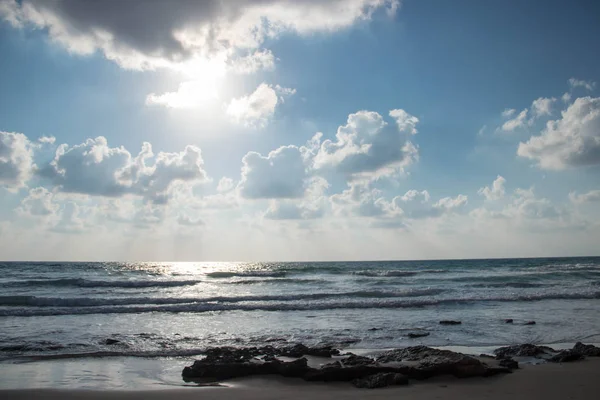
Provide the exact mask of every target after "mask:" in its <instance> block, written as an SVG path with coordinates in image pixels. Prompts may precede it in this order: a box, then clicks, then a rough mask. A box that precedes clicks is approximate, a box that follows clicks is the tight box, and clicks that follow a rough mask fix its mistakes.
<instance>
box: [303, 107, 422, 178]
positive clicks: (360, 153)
mask: <svg viewBox="0 0 600 400" xmlns="http://www.w3.org/2000/svg"><path fill="white" fill-rule="evenodd" d="M390 116H391V117H392V118H394V120H395V122H396V127H393V126H389V125H388V123H387V122H385V121H384V119H383V117H382V116H381V115H380V114H379V113H377V112H374V111H358V112H356V113H354V114H350V115H349V116H348V120H347V122H346V125H343V126H340V127H339V128H338V130H337V133H336V137H335V141H332V140H329V139H327V140H324V141H323V142H321V137H322V134H317V135H315V137H313V139H312V140H311V143H310V144H309V147H310V148H312V149H313V152H314V167H315V169H317V170H322V171H327V170H332V171H335V172H338V173H341V174H343V175H346V176H347V177H349V178H350V179H368V180H369V179H377V178H379V177H383V176H393V175H396V174H398V173H401V172H403V171H404V169H405V168H406V167H407V166H409V165H410V164H412V163H413V162H415V161H416V160H417V159H418V149H417V147H416V146H415V145H413V144H412V142H411V141H410V140H409V137H411V136H412V135H415V134H416V133H417V129H416V125H417V123H418V122H419V120H418V118H416V117H414V116H412V115H410V114H409V113H407V112H406V111H404V110H400V109H398V110H391V111H390Z"/></svg>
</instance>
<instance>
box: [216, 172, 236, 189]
mask: <svg viewBox="0 0 600 400" xmlns="http://www.w3.org/2000/svg"><path fill="white" fill-rule="evenodd" d="M233 186H234V185H233V179H231V178H227V177H226V176H224V177H222V178H221V179H220V180H219V184H218V185H217V192H219V193H222V192H228V191H230V190H231V189H233Z"/></svg>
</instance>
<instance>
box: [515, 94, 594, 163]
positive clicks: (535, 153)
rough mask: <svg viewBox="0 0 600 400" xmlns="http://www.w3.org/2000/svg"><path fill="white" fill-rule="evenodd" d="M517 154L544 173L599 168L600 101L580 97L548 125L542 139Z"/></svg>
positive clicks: (531, 141) (521, 146) (533, 140)
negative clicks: (583, 167)
mask: <svg viewBox="0 0 600 400" xmlns="http://www.w3.org/2000/svg"><path fill="white" fill-rule="evenodd" d="M517 154H518V155H519V156H521V157H525V158H529V159H531V160H534V161H536V163H537V164H538V166H539V167H540V168H543V169H553V170H561V169H565V168H567V167H580V166H589V165H598V164H600V98H592V97H580V98H578V99H576V100H575V101H574V102H573V103H572V104H571V105H569V107H568V108H567V109H566V110H564V111H563V112H562V118H560V119H558V120H555V121H548V123H547V124H546V127H545V129H544V130H542V132H541V133H540V135H538V136H532V137H531V138H530V139H529V140H528V141H527V142H525V143H522V142H521V143H520V144H519V148H518V151H517Z"/></svg>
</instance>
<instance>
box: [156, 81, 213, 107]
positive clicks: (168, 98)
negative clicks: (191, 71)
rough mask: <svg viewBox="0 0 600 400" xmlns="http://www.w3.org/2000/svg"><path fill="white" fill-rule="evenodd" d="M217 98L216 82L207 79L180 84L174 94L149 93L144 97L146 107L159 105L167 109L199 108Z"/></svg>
mask: <svg viewBox="0 0 600 400" xmlns="http://www.w3.org/2000/svg"><path fill="white" fill-rule="evenodd" d="M218 96H219V93H218V87H217V82H216V80H215V78H214V77H209V79H205V80H204V79H203V80H194V81H187V82H182V83H180V84H179V88H178V89H177V91H175V92H167V93H163V94H155V93H150V94H149V95H148V96H146V105H159V106H164V107H168V108H182V109H191V108H199V107H202V106H204V105H206V104H207V103H209V102H210V101H212V100H215V99H217V98H218Z"/></svg>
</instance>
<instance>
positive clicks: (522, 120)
mask: <svg viewBox="0 0 600 400" xmlns="http://www.w3.org/2000/svg"><path fill="white" fill-rule="evenodd" d="M527 112H528V110H527V109H526V108H525V109H524V110H523V111H521V112H520V113H519V115H517V116H516V117H515V118H513V119H509V120H508V121H506V122H505V123H504V124H502V130H503V131H505V132H511V131H514V130H515V129H517V128H521V127H523V126H525V124H526V123H527ZM502 114H503V115H504V113H502ZM511 115H512V114H511Z"/></svg>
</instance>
